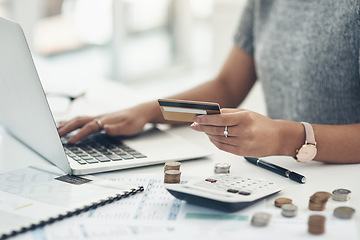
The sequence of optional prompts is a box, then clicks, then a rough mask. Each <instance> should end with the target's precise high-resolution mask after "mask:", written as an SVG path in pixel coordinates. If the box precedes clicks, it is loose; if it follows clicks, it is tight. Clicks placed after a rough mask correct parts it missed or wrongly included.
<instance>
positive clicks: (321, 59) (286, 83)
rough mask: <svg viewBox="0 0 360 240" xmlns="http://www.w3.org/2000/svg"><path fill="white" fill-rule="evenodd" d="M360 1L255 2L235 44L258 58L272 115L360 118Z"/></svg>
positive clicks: (331, 120) (335, 120) (339, 120)
mask: <svg viewBox="0 0 360 240" xmlns="http://www.w3.org/2000/svg"><path fill="white" fill-rule="evenodd" d="M359 4H360V0H318V1H316V0H249V1H248V3H247V4H246V7H245V10H244V12H243V14H242V17H241V21H240V24H239V27H238V30H237V32H236V35H235V44H236V45H237V46H238V47H240V48H242V49H243V50H245V51H246V52H248V53H249V54H251V55H252V56H253V57H254V59H255V66H256V74H257V78H258V80H260V81H261V82H262V86H263V89H264V94H265V100H266V104H267V112H268V116H269V117H271V118H274V119H287V120H293V121H307V122H310V123H319V124H351V123H359V122H360V57H359V55H360V15H359V14H360V6H359Z"/></svg>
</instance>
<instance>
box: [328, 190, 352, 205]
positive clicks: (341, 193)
mask: <svg viewBox="0 0 360 240" xmlns="http://www.w3.org/2000/svg"><path fill="white" fill-rule="evenodd" d="M350 193H351V191H350V190H348V189H344V188H339V189H335V190H334V191H333V192H332V199H333V200H335V201H339V202H346V201H347V200H349V199H350Z"/></svg>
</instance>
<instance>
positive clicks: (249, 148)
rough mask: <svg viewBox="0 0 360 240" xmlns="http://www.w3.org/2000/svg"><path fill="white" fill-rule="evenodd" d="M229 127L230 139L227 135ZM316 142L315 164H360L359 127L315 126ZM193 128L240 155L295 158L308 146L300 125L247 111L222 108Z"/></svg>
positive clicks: (198, 122)
mask: <svg viewBox="0 0 360 240" xmlns="http://www.w3.org/2000/svg"><path fill="white" fill-rule="evenodd" d="M225 126H228V137H225V136H224V129H225ZM312 126H313V129H314V133H315V139H316V142H317V145H316V146H317V150H318V151H317V155H316V156H315V159H314V160H316V161H322V162H328V163H360V124H350V125H319V124H312ZM191 128H192V129H194V130H197V131H201V132H205V133H206V134H207V135H208V136H209V139H210V141H211V142H212V143H214V145H215V146H217V147H218V148H219V149H221V150H224V151H227V152H231V153H234V154H237V155H240V156H249V157H264V156H275V155H284V156H291V157H294V156H295V155H296V150H298V149H299V148H300V147H301V146H302V145H303V144H304V143H305V130H304V127H303V126H302V124H301V123H299V122H293V121H285V120H273V119H270V118H268V117H265V116H263V115H261V114H258V113H255V112H251V111H248V110H244V109H222V114H219V115H209V116H206V115H203V116H198V117H196V118H195V123H194V124H193V125H192V126H191Z"/></svg>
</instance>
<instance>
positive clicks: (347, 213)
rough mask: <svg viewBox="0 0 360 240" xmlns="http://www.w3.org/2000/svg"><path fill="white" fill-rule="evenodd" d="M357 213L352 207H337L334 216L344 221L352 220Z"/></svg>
mask: <svg viewBox="0 0 360 240" xmlns="http://www.w3.org/2000/svg"><path fill="white" fill-rule="evenodd" d="M354 213H355V209H353V208H351V207H337V208H335V209H334V216H335V217H337V218H342V219H350V218H352V216H353V215H354Z"/></svg>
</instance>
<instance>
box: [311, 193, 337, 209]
mask: <svg viewBox="0 0 360 240" xmlns="http://www.w3.org/2000/svg"><path fill="white" fill-rule="evenodd" d="M331 196H332V194H331V193H328V192H316V193H314V194H313V195H312V196H311V197H310V200H309V209H310V210H312V211H323V210H325V206H326V202H327V201H328V199H329V198H330V197H331Z"/></svg>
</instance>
